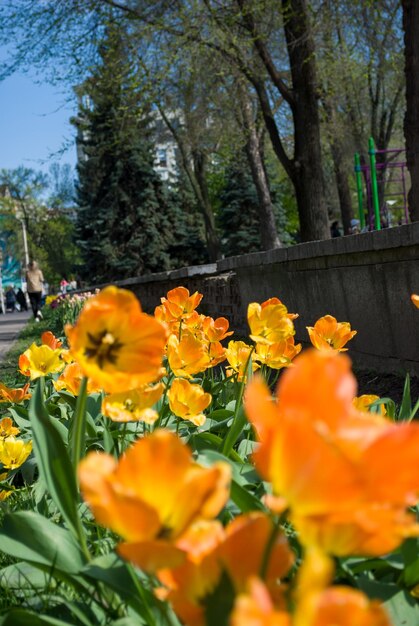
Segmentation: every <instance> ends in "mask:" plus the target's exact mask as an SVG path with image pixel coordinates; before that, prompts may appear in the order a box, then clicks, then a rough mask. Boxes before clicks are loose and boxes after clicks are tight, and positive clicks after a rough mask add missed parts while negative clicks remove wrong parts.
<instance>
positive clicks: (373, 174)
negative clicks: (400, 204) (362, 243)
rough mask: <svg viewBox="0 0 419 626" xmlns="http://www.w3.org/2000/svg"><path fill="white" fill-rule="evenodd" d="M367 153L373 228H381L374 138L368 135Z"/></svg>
mask: <svg viewBox="0 0 419 626" xmlns="http://www.w3.org/2000/svg"><path fill="white" fill-rule="evenodd" d="M368 147H369V150H368V153H369V155H370V167H371V192H372V206H373V208H374V218H375V230H381V221H380V203H379V202H378V185H377V169H376V166H375V165H376V161H375V146H374V139H373V138H372V137H370V140H369V142H368Z"/></svg>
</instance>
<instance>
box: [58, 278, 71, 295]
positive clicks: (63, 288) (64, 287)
mask: <svg viewBox="0 0 419 626" xmlns="http://www.w3.org/2000/svg"><path fill="white" fill-rule="evenodd" d="M69 285H70V283H69V282H68V280H67V279H66V277H65V276H64V278H63V279H62V280H61V282H60V291H61V293H67V289H68V287H69Z"/></svg>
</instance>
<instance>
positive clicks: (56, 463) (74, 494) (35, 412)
mask: <svg viewBox="0 0 419 626" xmlns="http://www.w3.org/2000/svg"><path fill="white" fill-rule="evenodd" d="M29 417H30V420H31V425H32V434H33V448H34V452H35V456H36V460H37V462H38V467H39V473H40V475H41V477H42V479H43V481H44V482H45V484H46V485H47V488H48V491H49V493H50V494H51V497H52V499H53V500H54V502H55V504H56V505H57V507H58V509H59V510H60V511H61V513H62V515H63V517H64V519H65V520H66V521H67V523H68V524H69V526H70V527H71V528H72V530H73V532H74V533H75V534H76V535H77V536H78V534H79V525H80V522H79V518H78V513H77V503H78V501H79V493H78V489H77V484H76V478H75V473H74V468H73V465H72V463H71V461H70V458H69V456H68V452H67V448H66V446H65V445H64V442H63V439H62V437H61V435H60V434H59V432H58V430H57V426H56V422H53V421H52V420H51V418H50V416H49V414H48V411H47V410H46V408H45V405H44V403H43V400H42V382H41V380H39V381H38V383H37V385H36V387H35V391H34V393H33V396H32V398H31V401H30V404H29ZM57 423H59V422H57ZM61 426H62V425H61Z"/></svg>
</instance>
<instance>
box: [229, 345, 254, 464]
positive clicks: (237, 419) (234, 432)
mask: <svg viewBox="0 0 419 626" xmlns="http://www.w3.org/2000/svg"><path fill="white" fill-rule="evenodd" d="M254 349H255V348H254V346H253V347H252V349H251V350H250V352H249V356H248V357H247V361H246V366H245V368H244V373H243V380H242V381H241V383H240V389H239V393H238V397H237V400H236V406H235V408H234V416H233V423H232V424H231V427H230V430H229V431H228V433H227V437H226V438H225V439H224V444H223V447H222V449H221V452H222V453H223V454H224V455H225V456H228V455H229V454H230V452H231V450H232V449H233V446H234V444H235V443H236V440H237V437H238V436H239V434H240V432H241V430H242V428H243V426H244V424H245V423H246V419H245V417H244V415H243V412H240V409H241V407H242V400H243V394H244V388H245V386H246V381H247V378H249V374H250V373H251V372H252V371H253V370H252V354H253V351H254Z"/></svg>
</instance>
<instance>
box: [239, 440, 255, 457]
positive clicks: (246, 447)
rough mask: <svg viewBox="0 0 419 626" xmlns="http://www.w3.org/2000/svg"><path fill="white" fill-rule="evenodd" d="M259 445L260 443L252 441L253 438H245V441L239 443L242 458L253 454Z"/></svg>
mask: <svg viewBox="0 0 419 626" xmlns="http://www.w3.org/2000/svg"><path fill="white" fill-rule="evenodd" d="M257 446H258V443H257V442H256V441H252V440H251V439H243V441H241V442H240V444H239V447H238V449H237V452H238V454H239V455H240V456H241V458H242V459H246V458H247V457H248V456H249V455H251V454H253V452H254V451H255V449H256V448H257Z"/></svg>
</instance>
